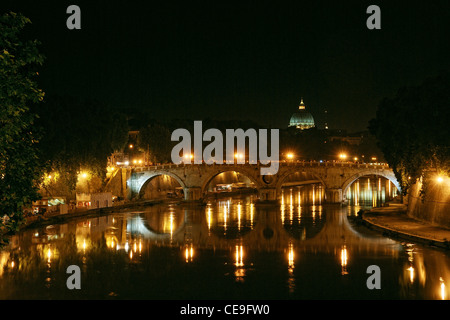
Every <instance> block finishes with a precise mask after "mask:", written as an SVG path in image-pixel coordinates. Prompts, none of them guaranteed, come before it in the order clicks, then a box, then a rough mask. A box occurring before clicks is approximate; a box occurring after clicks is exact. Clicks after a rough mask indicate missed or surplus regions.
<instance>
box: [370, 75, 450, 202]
mask: <svg viewBox="0 0 450 320" xmlns="http://www.w3.org/2000/svg"><path fill="white" fill-rule="evenodd" d="M449 92H450V74H449V73H443V74H441V75H439V76H437V77H434V78H430V79H427V80H426V81H425V82H424V83H423V84H421V85H420V86H416V87H405V88H402V89H400V90H399V91H398V93H397V95H396V96H395V97H393V98H385V99H383V100H382V101H381V103H380V105H379V107H378V110H377V113H376V117H375V119H373V120H371V122H370V127H369V129H370V131H371V132H372V133H373V134H374V135H375V136H376V137H377V140H378V145H379V147H380V149H381V150H382V151H383V153H384V155H385V158H386V160H387V161H388V163H389V164H390V165H391V166H392V168H393V170H394V173H395V174H396V177H397V180H398V181H399V183H400V185H401V187H402V191H403V193H404V194H406V192H407V190H408V188H409V187H410V185H411V184H413V183H414V182H415V181H416V179H418V178H420V177H421V176H422V175H423V173H424V172H425V171H437V172H439V173H444V174H447V175H448V174H449V173H450V163H449V145H450V143H449V142H450V130H449V124H448V121H449V119H450V95H449Z"/></svg>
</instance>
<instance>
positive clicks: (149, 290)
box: [0, 181, 450, 300]
mask: <svg viewBox="0 0 450 320" xmlns="http://www.w3.org/2000/svg"><path fill="white" fill-rule="evenodd" d="M361 183H362V181H361ZM368 185H370V184H368ZM375 185H376V183H375ZM384 186H387V185H386V184H384ZM355 188H362V189H364V187H361V185H359V186H358V184H356V183H355V184H354V187H353V189H351V190H349V191H348V197H349V204H348V205H342V206H341V205H327V204H324V202H323V189H322V187H321V186H320V185H309V186H301V187H290V188H284V189H283V190H284V191H283V198H282V203H281V205H279V206H260V205H258V204H257V203H256V202H255V197H254V196H253V195H242V196H234V197H229V198H227V197H223V198H220V199H216V200H211V201H209V202H208V203H207V204H205V205H204V206H188V205H180V204H177V203H171V204H164V205H153V206H148V207H144V208H140V209H139V210H131V209H130V210H129V211H126V212H120V211H119V210H118V211H117V212H116V213H113V214H108V215H103V216H99V217H95V218H80V219H76V220H70V221H67V222H66V223H61V224H55V225H47V226H42V227H39V228H33V229H25V230H23V231H21V232H19V233H18V234H16V235H14V236H12V237H11V239H10V244H9V245H8V246H7V247H5V248H4V249H2V250H1V251H0V299H166V300H172V299H189V300H191V299H277V300H279V299H283V300H289V299H433V300H434V299H448V297H449V294H450V291H449V288H450V256H449V254H448V253H447V252H444V251H439V250H436V249H432V248H428V247H423V246H421V245H418V244H414V243H408V242H401V241H397V240H394V239H390V238H386V237H384V236H382V235H381V234H379V233H376V232H373V231H371V230H369V229H367V228H365V227H364V226H362V225H360V224H358V223H357V218H356V217H357V212H358V211H359V210H360V209H362V208H369V207H370V206H371V205H373V204H376V202H374V201H372V200H370V201H369V200H368V202H369V203H366V202H367V201H366V202H364V201H362V200H364V199H361V197H359V196H358V199H355V197H354V196H352V192H353V194H354V191H355V190H358V189H355ZM388 188H389V187H388ZM382 189H383V190H384V191H383V195H382V196H380V197H379V199H380V201H384V200H385V199H387V198H389V196H391V195H392V194H388V193H386V192H385V191H386V190H388V189H387V188H386V187H383V188H382ZM358 194H359V193H358ZM375 194H376V192H375ZM362 205H364V206H362ZM71 265H75V266H78V267H79V268H80V279H79V280H80V281H79V283H80V289H69V288H68V286H67V280H68V278H69V276H70V275H71V274H70V273H68V272H67V268H68V267H69V266H71ZM373 265H375V266H378V267H379V271H380V272H379V278H378V279H379V284H380V288H379V289H377V288H372V289H371V288H369V287H368V284H367V283H368V279H369V277H370V276H371V273H370V272H369V273H368V267H369V266H373Z"/></svg>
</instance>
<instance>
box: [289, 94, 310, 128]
mask: <svg viewBox="0 0 450 320" xmlns="http://www.w3.org/2000/svg"><path fill="white" fill-rule="evenodd" d="M289 127H296V128H297V129H300V130H305V129H310V128H314V127H315V123H314V118H313V116H312V114H311V113H309V112H308V111H306V106H305V104H304V103H303V98H302V99H301V102H300V105H299V106H298V111H297V112H295V113H294V114H293V115H292V116H291V120H290V121H289Z"/></svg>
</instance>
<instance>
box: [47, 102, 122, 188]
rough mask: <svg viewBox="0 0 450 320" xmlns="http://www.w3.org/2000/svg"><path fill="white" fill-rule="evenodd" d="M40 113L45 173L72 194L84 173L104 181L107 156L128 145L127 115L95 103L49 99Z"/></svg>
mask: <svg viewBox="0 0 450 320" xmlns="http://www.w3.org/2000/svg"><path fill="white" fill-rule="evenodd" d="M38 113H39V121H38V125H39V127H40V128H42V130H43V135H42V139H41V143H40V144H39V145H40V150H41V152H42V159H43V161H44V163H45V166H46V170H47V172H49V173H50V172H57V173H58V174H59V177H60V179H62V180H63V181H64V183H65V185H67V186H68V187H69V190H74V189H75V186H76V183H77V178H78V173H79V172H80V171H81V170H83V171H87V172H90V173H91V174H92V175H95V176H98V177H100V178H104V177H105V174H106V164H107V158H108V156H110V155H111V153H112V152H114V151H115V150H121V149H123V147H124V145H125V143H126V142H127V138H128V125H127V120H126V117H125V115H124V114H122V113H120V112H118V111H116V110H112V109H111V108H109V107H108V105H106V104H104V103H101V102H99V101H96V100H91V99H84V100H82V99H77V98H74V97H70V96H64V97H62V96H49V97H47V98H46V101H45V102H44V103H43V105H42V106H41V108H40V109H39V111H38Z"/></svg>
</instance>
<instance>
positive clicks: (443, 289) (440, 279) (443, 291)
mask: <svg viewBox="0 0 450 320" xmlns="http://www.w3.org/2000/svg"><path fill="white" fill-rule="evenodd" d="M439 282H440V283H441V285H440V291H441V292H440V294H441V299H442V300H445V299H446V292H445V283H444V279H442V277H440V278H439Z"/></svg>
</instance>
